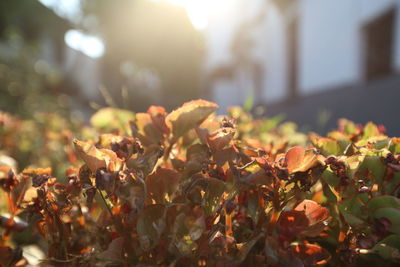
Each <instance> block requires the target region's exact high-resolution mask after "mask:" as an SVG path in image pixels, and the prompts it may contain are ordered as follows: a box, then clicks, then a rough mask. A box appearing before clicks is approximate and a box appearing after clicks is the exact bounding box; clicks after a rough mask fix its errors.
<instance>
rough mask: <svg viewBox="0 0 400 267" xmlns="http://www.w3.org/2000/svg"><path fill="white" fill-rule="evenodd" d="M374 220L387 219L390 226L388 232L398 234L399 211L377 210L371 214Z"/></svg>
mask: <svg viewBox="0 0 400 267" xmlns="http://www.w3.org/2000/svg"><path fill="white" fill-rule="evenodd" d="M371 215H372V217H374V218H377V219H379V218H387V219H388V220H389V221H390V222H391V223H392V226H391V227H390V232H392V233H395V234H400V209H397V208H390V207H388V208H378V209H376V210H375V211H374V212H373V213H372V214H371Z"/></svg>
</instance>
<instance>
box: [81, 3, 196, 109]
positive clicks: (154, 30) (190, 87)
mask: <svg viewBox="0 0 400 267" xmlns="http://www.w3.org/2000/svg"><path fill="white" fill-rule="evenodd" d="M82 4H83V11H84V14H86V19H85V20H84V24H85V22H88V21H89V22H90V21H91V22H93V21H94V22H97V23H93V24H90V23H86V26H87V27H88V28H90V30H92V31H97V32H98V33H99V35H100V36H102V38H103V40H104V42H105V46H106V52H105V55H104V58H103V77H104V78H105V86H106V87H107V88H109V89H114V90H116V89H119V88H121V87H122V86H127V87H128V91H129V92H130V97H129V101H127V102H128V104H129V107H130V108H132V109H134V110H143V109H144V108H146V107H147V106H148V105H149V104H162V105H164V106H167V107H174V106H176V105H178V104H179V103H181V102H182V101H186V100H188V99H193V98H195V97H198V96H199V93H200V92H199V89H200V83H201V82H200V79H201V75H202V66H203V58H204V42H203V39H202V35H201V34H200V33H199V32H198V31H196V30H195V29H194V27H193V25H192V24H191V22H190V20H189V18H188V16H187V14H186V12H185V10H184V9H183V8H180V7H177V6H173V5H171V4H167V3H165V2H162V1H159V2H156V1H150V0H118V1H106V0H86V1H83V2H82ZM88 24H89V25H88ZM124 66H125V67H126V66H131V69H132V68H133V69H135V70H138V71H140V70H143V69H144V70H147V71H148V70H149V71H150V72H151V73H152V74H155V75H156V76H157V77H158V78H159V81H160V87H161V90H160V91H154V90H153V91H148V90H146V86H145V85H143V84H140V83H136V84H127V77H126V76H127V75H126V73H125V74H124V73H123V72H124V71H123V70H124ZM132 66H133V67H132ZM121 70H122V71H121ZM132 75H133V74H132ZM128 76H129V73H128ZM128 79H129V77H128ZM132 93H133V95H132ZM116 94H118V93H114V95H116ZM150 94H157V96H156V97H154V96H151V95H150ZM148 101H151V103H149V102H148Z"/></svg>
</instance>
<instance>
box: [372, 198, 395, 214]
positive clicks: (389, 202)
mask: <svg viewBox="0 0 400 267" xmlns="http://www.w3.org/2000/svg"><path fill="white" fill-rule="evenodd" d="M385 207H386V208H397V209H400V200H399V199H398V198H397V197H394V196H379V197H375V198H373V199H371V200H370V201H369V202H368V209H370V210H371V212H374V211H375V210H377V209H379V208H385Z"/></svg>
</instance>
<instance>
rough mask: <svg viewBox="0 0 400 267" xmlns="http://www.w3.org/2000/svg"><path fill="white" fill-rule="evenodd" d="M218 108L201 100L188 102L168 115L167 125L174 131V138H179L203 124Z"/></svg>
mask: <svg viewBox="0 0 400 267" xmlns="http://www.w3.org/2000/svg"><path fill="white" fill-rule="evenodd" d="M217 108H218V105H217V104H215V103H212V102H209V101H205V100H201V99H199V100H194V101H190V102H186V103H185V104H183V105H182V106H181V107H179V108H178V109H176V110H174V111H172V112H171V113H170V114H168V116H167V117H166V124H167V126H168V127H169V128H170V129H171V130H172V134H173V136H174V138H179V137H181V136H182V135H184V134H185V133H187V132H188V131H189V130H190V129H193V128H194V127H195V126H197V125H199V124H200V123H201V122H203V121H204V120H205V119H206V118H207V117H208V116H209V115H210V114H211V113H213V112H215V111H216V109H217Z"/></svg>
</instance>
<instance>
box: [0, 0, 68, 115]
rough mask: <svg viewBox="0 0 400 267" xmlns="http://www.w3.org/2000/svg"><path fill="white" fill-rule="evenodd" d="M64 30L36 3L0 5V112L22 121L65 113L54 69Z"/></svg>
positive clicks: (17, 0)
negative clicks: (48, 113)
mask: <svg viewBox="0 0 400 267" xmlns="http://www.w3.org/2000/svg"><path fill="white" fill-rule="evenodd" d="M68 28H70V25H69V23H68V22H67V21H65V20H63V19H61V18H60V17H58V16H57V15H56V14H54V12H53V11H51V10H49V9H48V8H46V7H45V6H43V5H42V4H41V3H40V2H38V1H25V0H2V1H1V2H0V81H1V82H0V109H2V110H6V111H8V112H12V113H13V114H17V115H19V116H23V117H31V116H32V115H33V112H34V111H54V110H63V109H65V107H66V103H65V102H66V101H65V100H66V98H65V97H62V96H61V97H60V96H57V94H59V93H60V89H61V88H62V87H63V86H60V85H61V84H64V87H68V86H66V83H65V82H63V81H62V75H61V72H60V71H58V70H57V67H58V65H59V64H61V62H62V61H63V51H64V34H65V32H66V31H67V29H68ZM60 107H61V108H60Z"/></svg>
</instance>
